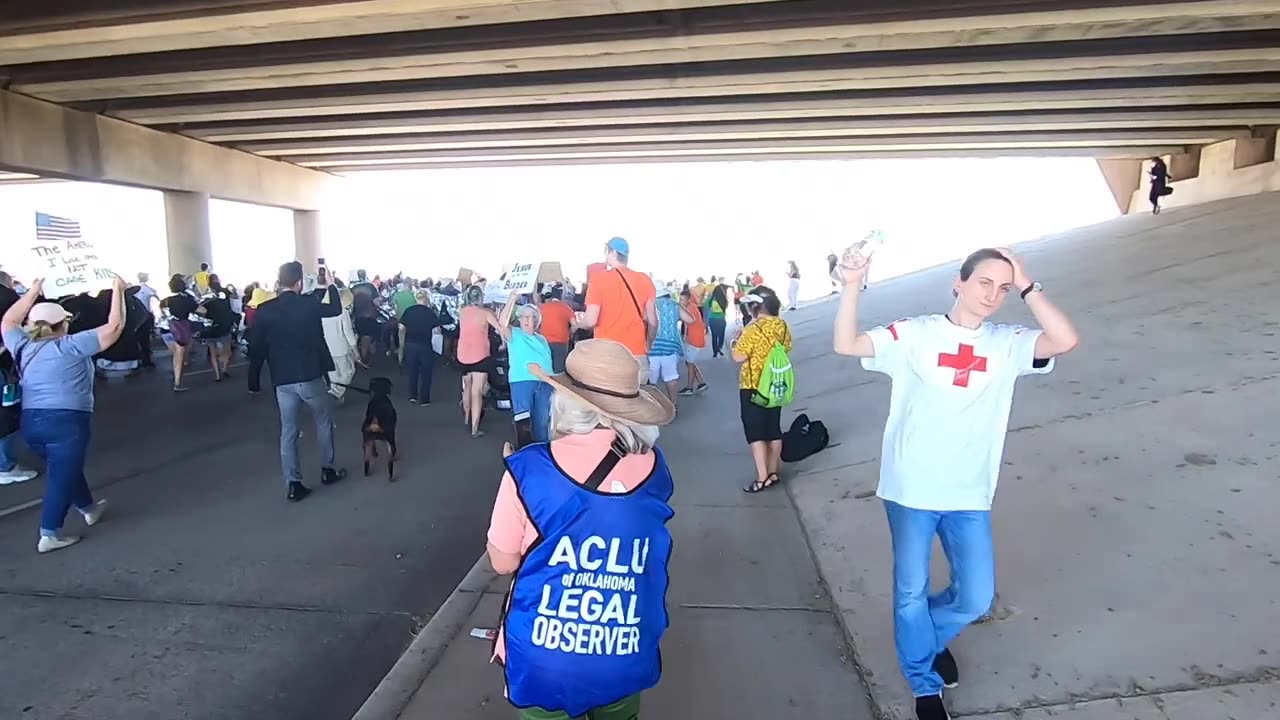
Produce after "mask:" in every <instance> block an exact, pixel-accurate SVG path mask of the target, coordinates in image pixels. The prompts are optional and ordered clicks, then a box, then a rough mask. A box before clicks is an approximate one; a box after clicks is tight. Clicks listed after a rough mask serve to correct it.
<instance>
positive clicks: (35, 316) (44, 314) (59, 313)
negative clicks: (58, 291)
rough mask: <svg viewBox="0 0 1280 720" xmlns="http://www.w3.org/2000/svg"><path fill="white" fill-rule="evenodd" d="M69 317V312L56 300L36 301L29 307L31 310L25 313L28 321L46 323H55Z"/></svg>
mask: <svg viewBox="0 0 1280 720" xmlns="http://www.w3.org/2000/svg"><path fill="white" fill-rule="evenodd" d="M69 317H71V313H69V312H67V310H66V308H64V307H62V306H61V305H59V304H58V303H56V302H42V303H36V304H35V305H34V306H32V308H31V312H29V313H27V322H28V323H37V322H42V323H45V324H48V325H57V324H58V323H60V322H62V321H64V320H66V319H67V318H69Z"/></svg>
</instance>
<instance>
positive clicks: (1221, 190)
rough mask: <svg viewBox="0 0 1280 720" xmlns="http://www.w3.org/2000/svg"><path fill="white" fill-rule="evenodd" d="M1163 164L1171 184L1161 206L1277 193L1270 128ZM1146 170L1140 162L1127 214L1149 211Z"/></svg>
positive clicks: (1278, 164)
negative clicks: (1171, 191) (1140, 171)
mask: <svg viewBox="0 0 1280 720" xmlns="http://www.w3.org/2000/svg"><path fill="white" fill-rule="evenodd" d="M1165 161H1166V163H1168V165H1169V174H1170V175H1171V176H1172V177H1173V178H1174V182H1173V194H1172V195H1170V196H1168V197H1166V198H1164V199H1163V200H1162V201H1161V202H1160V205H1161V206H1162V207H1166V208H1167V207H1179V206H1184V205H1195V204H1198V203H1203V202H1209V201H1210V200H1221V199H1223V198H1230V197H1240V196H1243V195H1255V194H1257V193H1264V192H1271V191H1274V190H1280V153H1278V152H1277V131H1276V130H1274V129H1272V130H1269V131H1267V133H1266V134H1265V135H1264V136H1263V137H1253V138H1239V139H1234V140H1224V141H1222V142H1219V143H1213V144H1212V145H1205V146H1204V147H1202V148H1200V149H1199V152H1198V154H1197V153H1188V154H1186V155H1179V156H1173V157H1169V158H1165ZM1100 166H1101V164H1100ZM1149 169H1150V162H1149V161H1144V162H1143V163H1142V175H1141V177H1140V185H1139V187H1138V189H1137V190H1135V191H1134V192H1133V195H1132V197H1131V198H1130V200H1129V209H1128V211H1129V212H1131V213H1136V212H1150V211H1151V203H1150V202H1149V201H1148V199H1147V195H1148V193H1149V192H1150V190H1151V184H1150V176H1149V175H1148V174H1147V171H1148V170H1149ZM1104 174H1105V171H1104Z"/></svg>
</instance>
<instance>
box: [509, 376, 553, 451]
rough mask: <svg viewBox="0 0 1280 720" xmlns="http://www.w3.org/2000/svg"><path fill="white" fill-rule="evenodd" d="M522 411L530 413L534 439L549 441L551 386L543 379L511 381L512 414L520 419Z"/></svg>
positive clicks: (536, 440) (535, 440)
mask: <svg viewBox="0 0 1280 720" xmlns="http://www.w3.org/2000/svg"><path fill="white" fill-rule="evenodd" d="M522 413H528V414H529V424H530V429H531V430H532V437H533V441H534V442H548V441H549V440H550V439H551V438H550V433H551V386H550V385H548V384H546V383H544V382H542V381H541V380H520V381H517V382H513V383H511V414H512V416H513V417H514V418H515V419H516V420H517V421H519V420H521V419H522V418H521V417H520V415H521V414H522Z"/></svg>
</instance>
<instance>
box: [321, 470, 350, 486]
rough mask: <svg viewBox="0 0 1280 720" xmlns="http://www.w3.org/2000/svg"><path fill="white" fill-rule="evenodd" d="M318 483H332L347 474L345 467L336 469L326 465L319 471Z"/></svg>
mask: <svg viewBox="0 0 1280 720" xmlns="http://www.w3.org/2000/svg"><path fill="white" fill-rule="evenodd" d="M320 473H321V474H320V483H321V484H323V485H332V484H334V483H336V482H338V481H339V480H341V479H343V478H345V477H346V476H347V470H346V468H338V469H337V470H335V469H333V468H331V467H327V468H324V469H323V470H321V471H320Z"/></svg>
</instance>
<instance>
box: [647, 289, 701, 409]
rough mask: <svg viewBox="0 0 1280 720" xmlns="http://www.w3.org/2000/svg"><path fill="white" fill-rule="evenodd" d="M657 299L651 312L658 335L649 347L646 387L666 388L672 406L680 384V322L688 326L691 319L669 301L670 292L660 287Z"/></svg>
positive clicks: (670, 298) (680, 308)
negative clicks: (656, 321)
mask: <svg viewBox="0 0 1280 720" xmlns="http://www.w3.org/2000/svg"><path fill="white" fill-rule="evenodd" d="M657 295H658V297H657V300H656V301H655V303H654V311H655V314H656V315H657V316H658V331H657V332H656V333H655V334H654V339H653V343H652V344H651V345H650V346H649V384H650V385H657V386H658V387H662V388H665V390H666V394H667V397H668V398H670V399H671V402H672V404H675V402H676V396H677V395H678V391H677V385H676V384H677V383H678V382H679V381H680V358H681V357H682V356H684V341H682V340H681V339H680V321H681V320H683V321H684V322H685V323H689V322H691V321H692V320H693V316H692V315H690V314H689V311H688V310H686V309H685V308H682V307H680V305H679V303H677V302H676V301H675V299H674V298H672V297H671V295H672V292H671V288H669V287H665V286H663V287H659V288H658V289H657Z"/></svg>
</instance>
